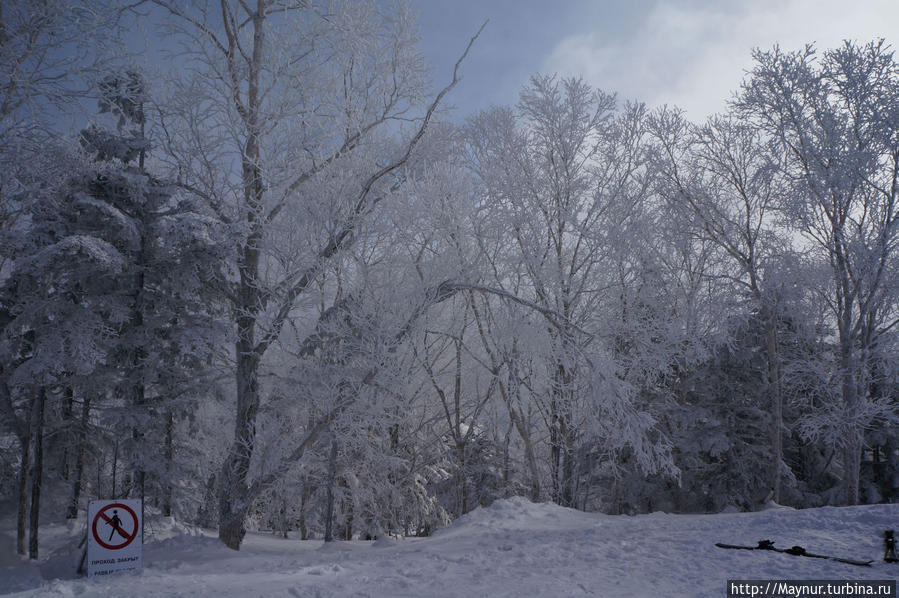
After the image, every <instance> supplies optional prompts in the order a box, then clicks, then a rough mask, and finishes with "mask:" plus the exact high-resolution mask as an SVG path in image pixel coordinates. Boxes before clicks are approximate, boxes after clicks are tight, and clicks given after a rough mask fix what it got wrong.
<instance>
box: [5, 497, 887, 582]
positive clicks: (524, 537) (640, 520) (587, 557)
mask: <svg viewBox="0 0 899 598" xmlns="http://www.w3.org/2000/svg"><path fill="white" fill-rule="evenodd" d="M11 525H12V522H11V520H10V518H8V517H4V518H3V519H2V521H0V594H10V593H11V594H12V595H13V596H109V597H121V596H134V597H138V598H143V597H149V596H165V597H174V596H216V597H219V598H225V597H229V596H241V597H252V596H260V597H261V596H266V597H281V596H283V597H300V596H302V597H316V596H391V597H394V596H397V597H398V596H410V597H411V596H462V597H465V598H469V597H473V596H491V597H494V596H515V597H522V596H608V597H614V596H622V597H624V596H627V597H641V596H647V597H669V596H715V597H720V596H724V595H725V581H726V580H727V579H832V580H861V579H881V580H883V579H896V578H897V576H899V564H893V565H891V564H887V563H883V562H882V561H881V560H880V559H881V558H882V556H883V549H882V542H881V534H882V532H883V530H884V529H892V528H899V505H876V506H865V507H852V508H823V509H809V510H804V511H794V510H791V509H771V510H767V511H763V512H759V513H734V514H721V515H666V514H662V513H656V514H652V515H641V516H636V517H627V516H619V517H612V516H607V515H598V514H589V513H581V512H578V511H573V510H569V509H564V508H561V507H558V506H555V505H551V504H532V503H530V502H528V501H526V500H524V499H510V500H503V501H499V502H497V503H495V504H494V505H493V506H491V507H490V508H487V509H478V510H476V511H474V512H473V513H470V514H469V515H467V516H466V517H463V518H462V519H460V520H459V521H457V522H456V523H455V524H453V525H452V526H450V527H448V528H446V529H443V530H441V531H439V532H438V533H437V534H435V535H434V537H432V538H422V539H408V540H390V541H388V540H381V541H376V542H374V543H372V542H361V541H359V542H336V543H333V544H332V545H329V546H323V544H322V542H321V541H307V542H300V541H297V540H283V539H280V538H277V537H275V536H272V535H266V534H248V536H247V538H246V540H245V543H244V546H243V547H242V548H241V550H240V552H233V551H231V550H228V549H226V548H224V547H223V546H222V545H221V544H219V542H218V540H217V539H215V538H214V537H213V535H212V533H211V532H202V533H198V532H193V533H191V532H190V531H189V530H186V529H183V528H180V527H179V526H178V525H176V524H174V523H173V522H171V521H170V520H168V521H167V520H160V519H157V520H156V521H155V522H154V521H150V522H149V524H148V526H147V529H148V533H153V532H155V537H156V539H150V540H148V541H147V543H146V544H145V546H144V570H143V572H142V573H140V574H138V575H135V574H122V575H120V576H118V577H115V578H105V579H99V580H93V579H92V580H87V579H75V578H74V577H73V571H74V567H75V562H76V561H77V555H76V554H74V552H72V549H71V544H69V543H70V542H71V541H72V539H73V538H76V537H77V535H78V533H79V529H78V526H77V525H71V526H66V525H65V524H59V525H55V526H48V528H47V530H45V531H43V532H42V534H43V536H42V542H43V546H44V547H48V549H50V550H51V551H52V547H54V546H56V547H57V548H56V550H57V553H56V554H53V555H52V556H50V557H48V558H46V559H44V560H43V561H42V562H41V563H39V564H38V565H33V564H29V563H27V562H24V561H21V560H19V559H18V557H16V556H14V555H13V554H12V552H13V550H12V548H13V547H14V536H13V531H12V528H11ZM151 528H155V529H151ZM161 538H164V539H161ZM760 539H771V540H773V541H774V542H775V545H776V546H780V547H785V548H786V547H790V546H792V545H794V544H800V545H802V546H804V547H805V548H806V549H807V550H809V551H811V552H820V553H826V554H830V555H834V556H846V557H852V558H857V559H875V562H874V564H873V566H871V567H857V566H852V565H847V564H842V563H837V562H832V561H823V560H819V559H811V558H804V557H796V556H790V555H786V554H778V553H772V552H763V551H742V550H722V549H720V548H716V547H715V542H726V543H732V544H755V542H756V541H758V540H760Z"/></svg>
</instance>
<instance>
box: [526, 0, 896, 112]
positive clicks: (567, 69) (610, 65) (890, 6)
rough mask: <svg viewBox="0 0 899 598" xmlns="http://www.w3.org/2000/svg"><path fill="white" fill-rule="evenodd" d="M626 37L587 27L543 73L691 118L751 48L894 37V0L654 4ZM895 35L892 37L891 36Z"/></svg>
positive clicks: (557, 50)
mask: <svg viewBox="0 0 899 598" xmlns="http://www.w3.org/2000/svg"><path fill="white" fill-rule="evenodd" d="M638 22H639V25H637V26H636V28H635V30H634V31H633V32H632V34H631V35H616V36H614V37H610V36H608V35H604V34H603V33H601V32H600V31H598V30H597V31H586V32H582V33H578V34H574V35H570V36H568V37H566V38H564V39H562V40H561V41H560V42H559V43H557V44H556V46H555V47H554V48H553V50H552V52H550V54H549V55H548V56H547V57H546V59H545V60H544V62H543V65H542V67H541V70H542V71H543V72H558V73H560V74H564V75H580V76H583V77H584V79H585V80H587V81H588V82H589V83H590V84H592V85H594V86H595V87H599V88H601V89H605V90H609V91H618V92H619V93H620V94H621V95H622V96H623V97H625V98H629V99H637V100H641V101H645V102H647V103H648V104H649V105H651V106H658V105H661V104H668V105H677V106H679V107H681V108H683V109H685V110H686V111H687V114H688V116H690V117H691V118H694V119H701V118H705V117H706V116H708V115H710V114H712V113H714V112H718V111H721V110H724V109H725V102H726V100H727V99H729V98H730V96H731V94H732V93H733V92H734V91H735V90H736V89H737V88H738V87H739V85H740V82H741V81H742V79H743V76H744V73H745V71H746V70H748V69H749V68H751V66H752V59H751V50H752V48H753V47H760V48H770V47H772V46H773V45H774V44H780V45H781V47H783V48H784V49H787V50H792V49H798V48H801V47H802V46H803V45H805V44H806V43H810V42H814V43H815V45H816V47H818V48H819V49H824V48H831V47H835V46H838V45H839V44H840V43H842V40H843V39H853V40H858V41H863V42H864V41H870V40H872V39H877V38H881V37H883V38H886V40H887V42H888V43H891V42H894V41H899V40H896V39H895V26H896V23H899V2H896V0H857V1H856V2H855V3H854V4H851V5H850V4H847V3H846V2H838V1H837V0H779V1H777V0H761V1H758V0H757V1H754V2H747V3H742V2H740V3H737V2H720V1H714V0H711V1H705V2H693V3H690V5H689V6H688V5H686V3H684V2H673V1H667V2H659V3H657V4H655V5H654V6H653V7H652V8H651V9H650V10H649V11H648V12H647V13H646V15H645V17H644V18H643V19H641V20H639V21H638ZM891 35H892V36H893V38H894V39H891V38H890V36H891Z"/></svg>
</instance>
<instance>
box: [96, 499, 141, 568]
mask: <svg viewBox="0 0 899 598" xmlns="http://www.w3.org/2000/svg"><path fill="white" fill-rule="evenodd" d="M140 503H141V501H140V499H121V500H92V501H91V502H90V504H89V505H88V507H87V521H88V530H87V576H88V577H94V576H99V575H109V574H110V573H117V572H119V571H140V569H141V566H142V564H141V548H142V539H143V532H144V528H143V521H141V504H140Z"/></svg>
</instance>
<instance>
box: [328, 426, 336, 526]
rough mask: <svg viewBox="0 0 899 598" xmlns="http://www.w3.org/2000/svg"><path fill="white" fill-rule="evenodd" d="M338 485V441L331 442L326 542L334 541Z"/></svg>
mask: <svg viewBox="0 0 899 598" xmlns="http://www.w3.org/2000/svg"><path fill="white" fill-rule="evenodd" d="M336 483H337V440H335V439H332V440H331V454H330V455H329V457H328V487H327V498H326V500H325V542H333V541H334V530H333V527H334V485H335V484H336Z"/></svg>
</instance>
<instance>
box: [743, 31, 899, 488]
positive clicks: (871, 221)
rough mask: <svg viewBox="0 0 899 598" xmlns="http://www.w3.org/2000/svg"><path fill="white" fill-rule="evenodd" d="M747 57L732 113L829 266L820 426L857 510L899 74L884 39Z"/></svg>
mask: <svg viewBox="0 0 899 598" xmlns="http://www.w3.org/2000/svg"><path fill="white" fill-rule="evenodd" d="M754 58H755V62H756V65H755V67H754V68H753V70H752V71H751V73H750V75H749V77H748V78H747V80H746V81H745V82H744V84H743V87H742V90H741V92H740V94H739V97H738V101H737V103H736V106H737V108H738V109H739V110H740V111H741V112H742V114H744V115H745V116H746V117H748V118H750V119H751V120H752V122H753V123H754V124H755V125H756V126H758V127H759V128H760V129H761V130H762V131H763V132H764V133H765V134H766V135H768V136H770V137H771V138H772V139H774V140H775V142H776V143H777V145H776V147H775V151H780V152H782V154H783V155H784V156H785V160H786V164H785V166H784V168H785V172H786V175H787V177H788V180H789V181H790V183H791V184H790V188H789V193H788V194H787V199H788V200H789V201H788V203H787V205H785V206H784V210H785V213H786V214H787V215H788V216H789V219H790V223H791V227H792V228H794V229H795V230H797V231H798V232H800V233H801V234H802V236H803V238H804V239H805V241H806V242H807V244H808V246H809V247H810V249H811V250H812V251H814V252H815V254H816V256H817V257H818V259H819V260H820V261H821V263H823V264H827V266H828V267H829V269H830V276H829V283H828V285H827V288H826V289H824V291H823V292H822V295H821V300H822V301H824V302H826V304H827V305H828V306H829V308H830V310H831V317H832V321H833V324H834V327H835V328H836V330H837V337H838V338H837V343H838V348H839V349H838V351H839V360H838V369H839V383H838V386H839V393H838V395H839V396H840V405H839V408H838V409H837V410H836V411H835V412H833V414H834V415H835V419H833V418H832V421H831V424H832V425H830V426H826V427H828V428H829V429H830V430H831V432H830V433H829V434H828V439H829V441H830V442H832V443H833V444H834V446H838V447H839V448H840V449H841V450H842V453H843V479H844V482H845V501H846V503H847V504H855V503H857V502H858V498H859V461H860V458H861V449H862V436H863V431H864V429H865V428H866V427H867V426H868V425H869V423H870V422H871V421H872V418H873V417H875V416H876V414H877V412H879V411H881V409H880V408H879V407H878V405H879V397H876V396H872V395H871V394H870V385H869V381H868V372H869V371H870V369H869V366H870V364H869V363H868V362H869V360H870V359H871V356H872V349H873V348H874V346H875V345H876V343H877V339H878V336H879V334H880V331H881V330H882V329H883V328H884V327H885V326H890V325H891V318H894V317H895V307H896V295H895V292H894V291H895V289H894V285H892V284H891V282H890V281H891V277H890V276H891V274H892V273H893V272H895V263H896V259H897V249H896V248H897V243H896V241H897V233H899V218H897V215H896V208H897V206H896V201H897V193H899V189H897V185H896V180H897V177H899V134H897V131H899V112H897V111H896V108H895V106H896V101H897V90H899V69H897V65H896V61H895V59H894V57H893V53H892V52H891V51H890V50H889V48H888V47H887V45H886V44H885V43H884V42H883V41H882V40H881V41H879V42H872V43H868V44H863V45H862V44H855V43H851V42H846V43H845V44H844V45H843V46H842V47H840V48H837V49H834V50H828V51H825V52H824V53H823V55H821V57H820V60H819V56H818V54H817V52H816V51H815V49H814V48H813V47H812V46H807V47H805V48H804V49H803V50H800V51H796V52H785V51H783V50H781V49H780V48H774V49H773V50H770V51H761V50H759V51H756V52H755V53H754ZM834 382H835V383H836V380H835V381H834Z"/></svg>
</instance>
